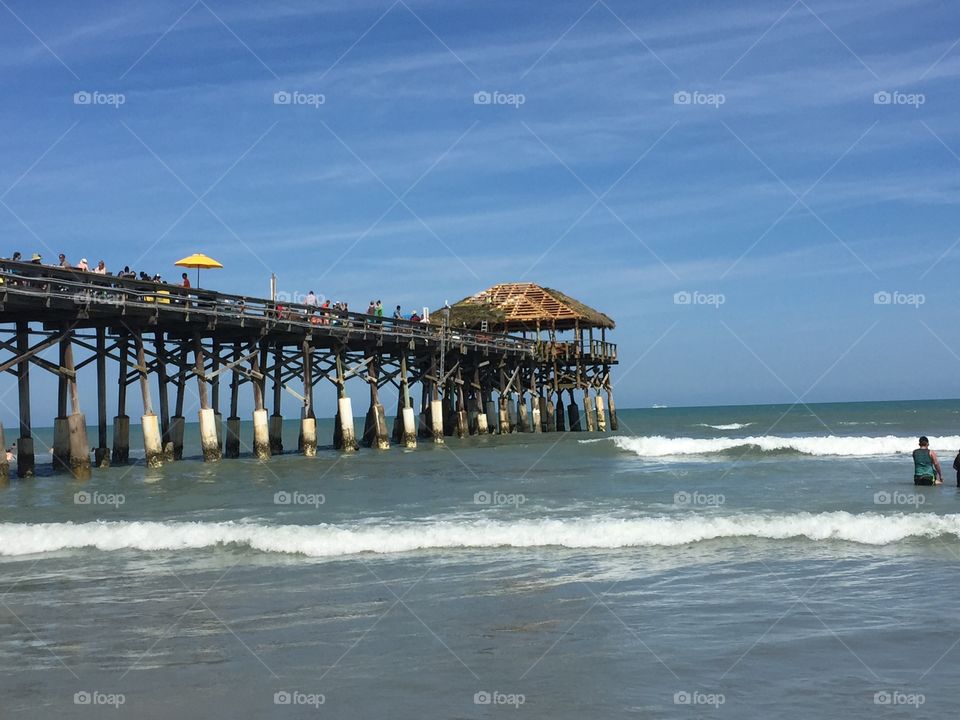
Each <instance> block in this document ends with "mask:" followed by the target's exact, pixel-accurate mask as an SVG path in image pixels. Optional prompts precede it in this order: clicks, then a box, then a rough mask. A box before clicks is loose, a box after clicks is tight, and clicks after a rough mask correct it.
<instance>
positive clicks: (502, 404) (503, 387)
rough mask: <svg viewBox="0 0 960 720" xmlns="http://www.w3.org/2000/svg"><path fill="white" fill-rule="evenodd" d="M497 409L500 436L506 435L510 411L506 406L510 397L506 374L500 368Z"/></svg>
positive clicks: (508, 430) (508, 428) (508, 427)
mask: <svg viewBox="0 0 960 720" xmlns="http://www.w3.org/2000/svg"><path fill="white" fill-rule="evenodd" d="M497 400H498V404H499V409H498V415H499V417H498V420H499V426H500V434H501V435H507V434H509V432H510V410H509V407H508V405H509V404H510V397H509V394H508V393H507V373H506V371H505V370H504V369H503V368H500V396H499V397H498V398H497Z"/></svg>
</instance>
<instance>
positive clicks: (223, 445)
mask: <svg viewBox="0 0 960 720" xmlns="http://www.w3.org/2000/svg"><path fill="white" fill-rule="evenodd" d="M613 327H614V322H613V320H612V319H610V318H609V317H607V316H606V315H603V314H602V313H599V312H598V311H596V310H593V309H592V308H589V307H588V306H586V305H584V304H582V303H580V302H578V301H576V300H573V298H570V297H568V296H566V295H564V294H563V293H560V292H559V291H556V290H551V289H549V288H542V287H539V286H537V285H534V284H532V283H509V284H504V285H496V286H494V287H492V288H489V289H488V290H485V291H483V292H480V293H477V294H475V295H472V296H470V297H467V298H465V299H464V300H462V301H460V302H458V303H456V304H454V305H453V306H450V307H447V308H442V309H441V310H439V311H435V312H434V313H433V314H432V317H431V322H429V323H422V322H421V323H418V322H410V321H407V320H397V319H392V318H387V317H374V316H371V315H365V314H360V313H348V312H338V311H334V310H330V309H321V308H318V307H316V306H308V305H301V304H296V303H286V302H282V301H280V300H278V299H264V298H255V297H246V296H240V295H230V294H226V293H219V292H213V291H209V290H202V289H198V288H180V287H179V286H173V285H166V284H160V283H154V282H146V281H140V280H133V279H126V278H116V277H113V276H109V275H98V274H95V273H92V272H81V271H78V270H71V269H65V268H58V267H50V266H45V265H36V264H33V263H22V262H13V261H0V371H3V372H5V373H6V374H7V375H9V376H11V378H15V382H16V388H17V414H18V417H19V428H18V432H17V437H16V469H17V475H18V476H19V477H30V476H32V475H33V474H34V472H35V467H36V450H37V449H36V448H35V447H34V437H33V434H32V427H33V423H34V415H33V413H32V412H31V395H32V393H34V392H36V387H35V383H37V382H38V381H40V380H43V379H48V380H49V379H51V376H52V378H55V380H56V383H57V395H56V397H57V414H56V417H55V418H53V427H54V440H53V448H52V462H53V466H54V469H56V470H61V471H64V472H69V473H71V474H73V475H74V476H75V477H78V478H85V477H89V476H90V474H91V473H92V468H94V467H107V466H109V465H111V464H114V465H121V464H126V463H128V462H130V447H131V445H130V442H131V438H130V430H131V418H130V417H129V414H128V411H127V410H128V407H127V406H128V402H127V400H128V393H130V392H137V391H139V394H140V399H141V401H142V415H141V417H140V428H141V433H142V438H141V439H140V442H142V447H143V451H144V458H145V463H146V465H147V466H149V467H159V466H161V465H163V464H164V463H170V462H175V461H177V460H180V459H181V458H182V456H183V440H184V426H185V418H184V407H185V400H187V393H194V392H195V397H196V398H197V399H198V401H199V412H198V418H197V419H198V422H199V433H200V444H201V449H202V454H203V459H204V460H205V461H207V462H216V461H219V460H221V459H222V458H236V457H238V456H240V454H241V450H244V451H245V452H250V453H252V454H253V455H255V456H256V457H258V458H260V459H261V460H262V461H267V460H268V459H269V458H270V457H271V456H272V455H277V454H280V453H283V452H285V451H287V450H289V449H288V448H284V447H283V442H282V438H281V432H280V431H281V427H282V423H283V417H282V414H281V411H280V408H281V399H282V397H283V394H284V393H287V394H289V395H292V396H293V397H295V398H296V399H297V402H298V404H299V405H300V418H299V419H300V433H299V440H298V448H297V451H298V452H300V453H302V454H303V455H305V456H308V457H310V456H314V455H316V452H317V445H318V438H317V424H316V413H315V403H314V399H315V396H316V393H317V392H319V391H320V390H321V389H322V388H327V384H326V383H329V384H330V387H329V388H328V390H329V391H331V392H333V393H335V395H336V401H337V402H336V408H337V410H336V418H335V426H334V427H335V430H334V437H333V446H334V448H335V449H337V450H339V451H341V452H345V453H350V452H355V451H357V450H358V449H359V448H360V447H361V446H363V447H366V448H372V449H374V450H387V449H389V448H390V447H391V445H401V446H403V447H405V448H415V447H416V446H417V443H418V442H431V443H443V442H444V439H445V438H446V437H450V436H454V435H456V436H459V437H464V436H466V435H476V434H496V433H499V434H508V433H514V432H530V433H544V432H564V431H567V432H569V431H591V432H604V431H606V430H607V429H610V430H616V429H617V415H616V406H615V404H614V398H613V385H612V382H611V377H610V375H611V370H612V368H613V367H614V366H616V365H617V362H618V360H617V348H616V345H615V344H613V343H610V342H607V338H606V333H607V330H610V329H613ZM54 353H56V354H57V359H56V361H54V360H52V359H48V358H46V357H43V355H44V354H46V355H48V356H51V355H53V354H54ZM108 364H109V365H110V368H111V373H110V374H111V376H112V375H115V376H116V378H117V379H116V380H115V381H112V382H109V383H108V372H107V369H108ZM88 366H90V369H89V370H87V371H85V372H83V373H82V372H81V371H84V369H85V368H87V367H88ZM114 370H115V372H113V371H114ZM31 371H33V372H31ZM81 376H82V378H83V382H81ZM351 379H354V381H355V382H354V383H352V384H351V387H355V386H357V385H359V386H360V387H363V385H364V384H365V385H366V388H365V392H364V393H363V394H364V396H365V397H362V398H351V397H350V395H349V394H348V392H347V388H348V381H350V380H351ZM9 381H10V382H13V380H9ZM357 381H359V382H357ZM88 383H89V385H88ZM387 386H392V387H393V388H395V389H396V392H397V397H398V400H397V406H396V408H395V412H392V413H391V416H392V423H391V422H390V420H389V419H388V416H387V411H386V409H385V408H384V406H383V404H382V402H381V398H380V393H381V390H383V389H384V388H385V387H387ZM194 387H195V390H194ZM131 388H132V389H131ZM4 389H7V390H9V391H10V392H8V393H7V397H12V389H13V387H12V385H11V386H8V387H7V388H0V393H3V391H4ZM94 392H95V394H96V404H95V410H94V411H93V412H94V413H95V415H96V422H95V423H92V424H91V427H93V426H95V427H96V437H95V438H93V440H94V444H93V446H92V447H91V441H90V438H89V437H88V430H87V428H88V425H87V414H88V413H89V412H90V410H91V408H93V407H94V405H93V396H94ZM241 393H250V396H249V397H251V398H252V401H253V407H254V409H253V413H252V418H251V419H252V421H253V433H252V437H250V438H242V437H241V435H240V417H239V415H238V406H239V398H240V394H241ZM354 399H358V400H359V401H360V402H363V403H364V404H365V406H366V413H365V417H364V421H363V426H362V428H361V430H360V433H359V434H358V433H357V428H356V427H355V425H354V411H353V407H354V406H353V400H354ZM81 400H83V404H81ZM417 400H419V403H417V402H416V401H417ZM11 410H12V408H11ZM391 410H392V409H391ZM85 411H86V412H85ZM271 411H272V412H271ZM224 412H226V418H225V419H224V418H223V413H224ZM111 413H112V415H111ZM110 425H112V428H113V432H112V437H108V426H110ZM6 442H7V438H5V436H4V429H3V427H2V426H0V443H3V446H4V447H7V445H6ZM42 451H43V455H44V456H45V455H46V454H47V452H46V451H47V448H43V449H42ZM8 475H9V464H8V463H7V460H6V457H5V455H4V458H3V460H2V461H0V477H2V478H4V479H5V478H6V477H7V476H8Z"/></svg>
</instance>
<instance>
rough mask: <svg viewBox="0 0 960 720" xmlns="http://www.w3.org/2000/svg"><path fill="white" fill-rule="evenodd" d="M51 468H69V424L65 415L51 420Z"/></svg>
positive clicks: (61, 470) (63, 470) (56, 470)
mask: <svg viewBox="0 0 960 720" xmlns="http://www.w3.org/2000/svg"><path fill="white" fill-rule="evenodd" d="M52 457H53V470H54V472H65V471H67V470H69V469H70V425H69V419H68V418H67V417H57V418H54V420H53V456H52Z"/></svg>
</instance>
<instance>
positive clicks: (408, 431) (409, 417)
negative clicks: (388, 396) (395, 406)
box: [401, 407, 417, 448]
mask: <svg viewBox="0 0 960 720" xmlns="http://www.w3.org/2000/svg"><path fill="white" fill-rule="evenodd" d="M401 415H402V418H403V438H402V441H403V446H404V447H405V448H415V447H416V446H417V425H416V421H415V418H414V415H413V408H412V407H405V408H403V410H402V412H401Z"/></svg>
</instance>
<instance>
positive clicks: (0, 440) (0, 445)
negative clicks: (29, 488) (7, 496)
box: [0, 423, 10, 485]
mask: <svg viewBox="0 0 960 720" xmlns="http://www.w3.org/2000/svg"><path fill="white" fill-rule="evenodd" d="M0 452H2V453H3V454H2V455H0V485H6V484H7V481H8V480H9V479H10V461H9V460H7V436H6V435H5V434H4V432H3V423H0Z"/></svg>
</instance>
